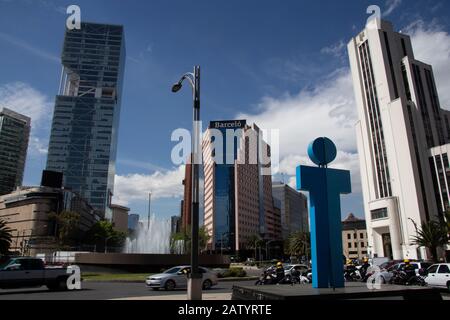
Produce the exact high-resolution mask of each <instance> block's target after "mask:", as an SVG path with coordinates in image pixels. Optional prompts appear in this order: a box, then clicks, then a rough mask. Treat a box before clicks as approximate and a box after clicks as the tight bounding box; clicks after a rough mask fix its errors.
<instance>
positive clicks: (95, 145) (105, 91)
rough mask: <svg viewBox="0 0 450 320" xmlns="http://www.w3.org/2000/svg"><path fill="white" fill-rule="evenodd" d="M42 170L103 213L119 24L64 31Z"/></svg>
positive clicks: (113, 139) (120, 65)
mask: <svg viewBox="0 0 450 320" xmlns="http://www.w3.org/2000/svg"><path fill="white" fill-rule="evenodd" d="M61 59H62V65H63V67H62V72H61V81H60V88H59V94H58V95H57V96H56V101H55V110H54V114H53V122H52V129H51V136H50V143H49V150H48V158H47V170H52V171H58V172H62V173H63V184H64V187H65V188H70V189H71V190H73V191H75V192H78V193H79V194H80V195H81V196H82V197H84V198H85V199H86V200H87V201H88V202H89V203H90V204H91V205H92V206H93V207H94V208H95V209H97V210H100V211H103V212H104V213H106V214H107V215H108V213H109V209H108V206H109V204H110V199H111V196H112V194H113V188H114V174H115V161H116V149H117V136H118V128H119V119H120V106H121V98H122V81H123V73H124V64H125V41H124V30H123V27H122V26H118V25H105V24H96V23H82V24H81V29H80V30H77V29H74V30H66V34H65V39H64V46H63V52H62V56H61Z"/></svg>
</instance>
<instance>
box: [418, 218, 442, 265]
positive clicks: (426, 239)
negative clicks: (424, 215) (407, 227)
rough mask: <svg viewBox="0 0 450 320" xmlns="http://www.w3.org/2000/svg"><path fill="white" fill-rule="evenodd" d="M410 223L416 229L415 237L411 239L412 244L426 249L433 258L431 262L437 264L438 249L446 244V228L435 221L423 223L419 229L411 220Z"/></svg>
mask: <svg viewBox="0 0 450 320" xmlns="http://www.w3.org/2000/svg"><path fill="white" fill-rule="evenodd" d="M411 221H412V222H413V223H414V227H415V228H416V235H415V236H413V237H412V239H411V240H412V244H414V245H417V246H419V247H425V248H428V249H429V250H430V252H431V255H432V257H433V261H434V262H438V260H439V258H438V253H437V252H438V248H441V247H443V246H445V245H446V244H447V243H448V229H447V228H448V226H445V225H444V224H443V223H440V222H437V221H429V222H425V223H423V224H422V226H421V227H420V228H419V227H418V226H417V224H416V223H415V222H414V221H413V220H411Z"/></svg>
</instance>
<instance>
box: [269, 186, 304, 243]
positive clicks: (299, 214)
mask: <svg viewBox="0 0 450 320" xmlns="http://www.w3.org/2000/svg"><path fill="white" fill-rule="evenodd" d="M272 195H273V198H274V200H276V202H275V206H278V207H279V209H280V214H281V232H282V237H283V240H286V239H288V238H289V235H291V234H292V233H294V232H298V231H304V232H309V223H308V201H307V199H306V196H305V195H304V194H303V193H300V192H298V191H296V190H295V189H293V188H291V187H290V186H289V185H287V184H285V183H283V182H273V183H272Z"/></svg>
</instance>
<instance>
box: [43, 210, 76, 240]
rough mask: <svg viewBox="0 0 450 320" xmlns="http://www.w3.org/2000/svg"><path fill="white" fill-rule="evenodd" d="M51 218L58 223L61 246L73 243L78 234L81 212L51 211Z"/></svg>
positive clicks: (58, 237)
mask: <svg viewBox="0 0 450 320" xmlns="http://www.w3.org/2000/svg"><path fill="white" fill-rule="evenodd" d="M48 218H49V220H53V221H54V222H55V223H56V228H57V229H56V230H57V234H56V236H57V239H58V242H59V245H60V246H68V245H72V244H73V243H74V242H75V241H76V240H77V236H78V233H79V232H78V231H79V222H80V214H79V213H77V212H73V211H62V212H61V213H59V214H57V213H54V212H53V213H50V214H49V216H48Z"/></svg>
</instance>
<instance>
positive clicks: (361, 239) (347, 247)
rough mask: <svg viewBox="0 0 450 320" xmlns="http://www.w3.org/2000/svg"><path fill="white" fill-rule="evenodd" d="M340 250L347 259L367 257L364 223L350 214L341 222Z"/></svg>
mask: <svg viewBox="0 0 450 320" xmlns="http://www.w3.org/2000/svg"><path fill="white" fill-rule="evenodd" d="M342 248H343V250H344V252H343V254H344V256H345V257H346V258H347V259H360V260H361V259H363V258H364V257H368V255H367V252H368V239H367V229H366V221H365V220H363V219H358V218H356V217H355V216H354V215H353V214H352V213H350V214H349V215H348V216H347V218H346V219H345V220H344V221H342Z"/></svg>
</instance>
